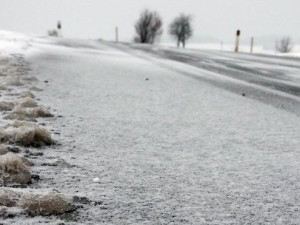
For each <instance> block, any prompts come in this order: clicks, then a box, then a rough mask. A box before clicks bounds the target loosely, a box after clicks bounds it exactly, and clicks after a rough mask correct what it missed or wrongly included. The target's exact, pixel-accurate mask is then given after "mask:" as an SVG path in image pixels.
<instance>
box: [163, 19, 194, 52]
mask: <svg viewBox="0 0 300 225" xmlns="http://www.w3.org/2000/svg"><path fill="white" fill-rule="evenodd" d="M191 21H192V17H191V16H190V15H184V14H181V15H180V16H178V17H176V18H175V19H174V21H173V22H172V23H171V24H170V27H169V34H170V35H171V36H172V37H174V38H175V39H176V40H177V47H180V43H182V47H183V48H184V47H185V43H186V40H188V39H189V38H190V37H191V36H192V35H193V28H192V26H191Z"/></svg>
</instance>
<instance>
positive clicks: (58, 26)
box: [57, 21, 62, 38]
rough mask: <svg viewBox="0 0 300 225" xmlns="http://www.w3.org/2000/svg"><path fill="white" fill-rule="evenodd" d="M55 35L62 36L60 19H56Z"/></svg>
mask: <svg viewBox="0 0 300 225" xmlns="http://www.w3.org/2000/svg"><path fill="white" fill-rule="evenodd" d="M57 37H60V38H61V37H62V34H61V23H60V21H57Z"/></svg>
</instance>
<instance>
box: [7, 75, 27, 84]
mask: <svg viewBox="0 0 300 225" xmlns="http://www.w3.org/2000/svg"><path fill="white" fill-rule="evenodd" d="M5 85H7V86H23V85H24V84H23V83H22V82H21V80H20V77H19V76H7V78H6V80H5Z"/></svg>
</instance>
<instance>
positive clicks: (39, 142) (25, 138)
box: [0, 121, 54, 146]
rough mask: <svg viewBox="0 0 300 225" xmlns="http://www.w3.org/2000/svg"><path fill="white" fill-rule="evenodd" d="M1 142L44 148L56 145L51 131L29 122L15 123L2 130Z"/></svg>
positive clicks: (0, 132) (0, 134)
mask: <svg viewBox="0 0 300 225" xmlns="http://www.w3.org/2000/svg"><path fill="white" fill-rule="evenodd" d="M0 140H1V142H7V143H12V144H18V145H21V146H43V145H50V144H53V143H54V141H53V139H52V138H51V134H50V132H49V131H47V130H46V129H45V128H41V127H39V126H37V125H35V124H33V123H30V122H27V121H15V122H14V123H12V124H10V125H7V126H6V127H5V128H4V129H0Z"/></svg>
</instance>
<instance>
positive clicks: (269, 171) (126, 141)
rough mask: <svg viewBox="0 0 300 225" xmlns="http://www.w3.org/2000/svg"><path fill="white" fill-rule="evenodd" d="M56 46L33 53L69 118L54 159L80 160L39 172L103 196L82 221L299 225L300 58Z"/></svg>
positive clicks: (60, 126) (69, 189)
mask: <svg viewBox="0 0 300 225" xmlns="http://www.w3.org/2000/svg"><path fill="white" fill-rule="evenodd" d="M45 43H47V42H45ZM45 43H43V42H42V43H39V42H36V43H32V48H33V49H35V50H36V53H35V54H29V56H27V58H26V60H28V61H29V62H30V63H31V67H32V71H31V73H32V74H34V75H36V76H37V77H38V78H39V79H40V80H41V81H43V80H47V81H48V82H47V83H44V84H43V85H44V87H43V89H44V91H43V92H41V93H40V94H39V97H40V98H41V100H42V101H43V102H44V103H47V105H48V106H50V107H51V109H54V110H56V111H57V112H58V113H59V114H61V115H62V117H58V118H57V119H55V120H53V121H52V122H53V124H52V126H53V130H58V131H59V133H58V132H57V134H55V136H54V138H55V139H56V140H58V141H59V143H60V144H61V145H59V146H57V147H56V148H55V149H48V150H47V149H45V157H44V159H45V160H50V159H51V157H60V158H62V159H65V160H66V161H67V162H68V163H70V164H71V165H74V167H72V168H69V169H62V168H59V167H50V166H45V165H41V164H40V166H38V167H37V168H36V172H37V173H39V174H40V176H41V178H42V180H41V182H40V184H39V185H40V186H41V187H45V188H49V187H50V188H54V189H58V190H60V191H62V192H63V193H67V194H69V195H75V194H76V195H82V196H87V197H88V198H90V199H92V200H95V201H99V202H101V204H99V205H97V206H92V205H91V206H86V207H84V208H82V209H80V210H79V216H78V219H77V220H78V223H79V224H299V222H300V191H299V190H300V176H299V174H300V126H299V122H300V119H299V116H298V115H299V105H300V104H299V75H300V74H299V61H297V60H279V61H280V62H284V63H285V64H284V65H281V64H280V65H279V64H276V65H274V63H273V62H274V61H277V59H273V58H268V57H266V58H264V57H255V59H257V61H254V60H253V57H248V56H247V55H241V56H234V55H232V54H231V55H228V56H223V55H222V54H219V55H213V54H212V53H206V52H203V53H199V52H188V53H187V52H182V53H180V54H178V56H176V54H175V53H174V51H175V50H174V51H171V50H170V52H171V53H170V54H169V51H165V50H156V51H157V52H158V53H157V54H156V53H153V54H152V55H151V54H150V55H149V54H148V53H145V52H144V50H138V51H137V50H135V49H133V48H131V47H128V46H123V47H122V46H121V47H116V48H121V49H123V50H125V51H119V50H116V49H115V48H112V47H111V45H112V44H105V43H96V42H92V41H86V42H84V41H68V40H66V41H60V42H58V43H52V44H45ZM147 51H148V50H147ZM153 51H154V50H153ZM128 52H131V53H133V54H129V53H128ZM162 54H169V55H167V57H163V56H162ZM156 55H159V56H161V57H162V58H159V57H157V56H156ZM175 57H179V59H177V58H175ZM185 57H186V58H187V57H189V58H188V60H187V61H188V63H187V64H180V63H177V62H176V61H178V60H180V61H182V60H183V59H184V58H185ZM163 58H172V59H175V61H169V60H167V59H163ZM199 59H201V61H199ZM269 61H270V62H269ZM244 64H247V67H246V66H245V67H246V69H245V68H242V69H240V67H241V65H244ZM190 65H193V66H190ZM195 65H196V66H195ZM253 65H255V66H253ZM221 67H222V71H221V70H220V68H221ZM224 67H225V68H224ZM250 67H251V68H252V69H253V70H255V76H253V77H251V78H249V77H247V76H246V75H248V74H249V73H252V71H249V70H248V69H247V68H250ZM277 68H278V70H277ZM281 69H282V70H281ZM240 70H242V72H241V73H239V72H238V71H240ZM283 70H284V71H283ZM287 70H289V71H290V73H289V74H287V73H285V71H287ZM218 71H221V72H220V73H219V72H218ZM270 71H274V76H273V75H272V74H271V72H270ZM258 72H259V74H258ZM218 73H219V74H218ZM220 74H221V75H220ZM224 75H226V76H224ZM228 76H229V78H228ZM195 78H197V79H195ZM233 78H234V79H233ZM236 78H237V79H236ZM263 81H265V82H263ZM270 84H272V85H273V84H274V86H272V85H271V86H270ZM275 84H276V85H277V84H278V85H277V86H276V85H275ZM291 86H295V88H289V87H291ZM279 87H283V88H282V89H283V90H281V89H280V88H279ZM242 93H245V94H246V96H245V97H244V96H242ZM266 96H267V97H266ZM257 99H259V101H258V100H257ZM266 103H267V104H266ZM280 104H283V106H281V105H280ZM274 106H275V107H274ZM297 110H298V111H297ZM95 177H99V182H98V183H94V182H93V179H94V178H95ZM42 220H43V219H41V221H42Z"/></svg>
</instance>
